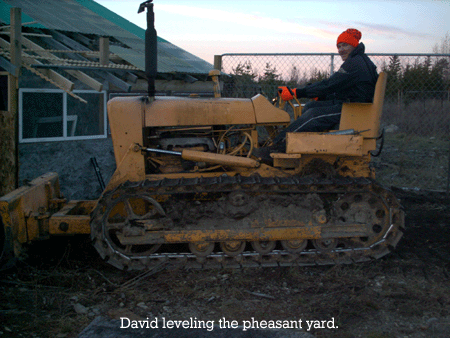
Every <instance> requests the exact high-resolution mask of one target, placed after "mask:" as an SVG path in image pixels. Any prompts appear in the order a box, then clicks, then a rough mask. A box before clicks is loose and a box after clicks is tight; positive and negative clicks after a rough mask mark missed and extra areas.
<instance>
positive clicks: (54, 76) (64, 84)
mask: <svg viewBox="0 0 450 338" xmlns="http://www.w3.org/2000/svg"><path fill="white" fill-rule="evenodd" d="M0 47H1V48H3V49H5V50H9V49H10V43H9V42H8V41H6V40H3V39H2V38H0ZM22 56H23V57H27V58H28V59H30V60H32V61H33V63H35V64H42V63H41V62H39V61H38V60H36V59H34V58H33V56H31V55H28V54H27V53H24V52H22ZM35 71H36V72H38V73H40V74H42V75H43V76H44V77H47V78H49V79H50V80H51V81H53V83H54V84H55V85H57V87H59V88H61V89H62V90H64V91H66V92H71V91H72V90H73V88H74V87H75V84H74V83H73V82H72V81H70V80H69V79H67V78H65V77H64V76H62V75H61V74H59V73H57V72H55V71H53V70H51V69H41V70H39V71H38V70H37V69H36V70H35Z"/></svg>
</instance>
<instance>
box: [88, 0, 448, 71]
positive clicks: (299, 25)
mask: <svg viewBox="0 0 450 338" xmlns="http://www.w3.org/2000/svg"><path fill="white" fill-rule="evenodd" d="M96 1H97V2H98V3H99V4H101V5H103V6H105V7H106V8H108V9H110V10H111V11H113V12H115V13H117V14H119V15H121V16H122V17H124V18H126V19H127V20H129V21H131V22H133V23H135V24H136V25H138V26H140V27H142V28H145V27H146V22H145V20H146V18H145V15H144V14H137V10H138V8H139V4H140V3H141V2H143V0H138V1H135V0H127V1H124V0H96ZM153 3H154V9H155V25H156V30H157V32H158V36H160V37H162V38H163V39H166V40H168V41H170V42H171V43H173V44H175V45H177V46H178V47H181V48H183V49H185V50H186V51H188V52H190V53H192V54H194V55H196V56H198V57H201V58H202V59H204V60H206V61H208V62H210V63H213V61H214V55H216V54H224V53H316V52H317V53H329V52H336V47H335V46H336V39H337V37H338V35H339V34H340V33H342V32H343V31H344V30H346V29H347V28H356V29H358V30H360V31H361V32H362V39H361V41H362V42H364V44H365V45H366V52H369V53H370V52H373V53H431V52H432V50H433V46H434V45H435V44H436V43H440V42H441V40H442V39H443V38H444V36H445V34H446V33H447V32H450V20H449V19H450V1H449V0H445V1H444V0H442V1H437V0H421V1H417V0H399V1H387V0H378V1H372V0H365V1H296V0H272V1H264V0H247V1H242V0H241V1H234V0H227V1H225V0H190V1H179V0H154V1H153Z"/></svg>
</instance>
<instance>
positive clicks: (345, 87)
mask: <svg viewBox="0 0 450 338" xmlns="http://www.w3.org/2000/svg"><path fill="white" fill-rule="evenodd" d="M364 51H365V46H364V44H363V43H360V44H359V45H358V46H357V47H356V48H355V49H354V50H353V51H352V52H351V53H350V55H349V57H348V58H347V60H345V62H344V63H343V64H342V66H341V68H339V70H338V71H337V72H335V73H334V74H333V75H331V76H330V78H329V79H326V80H323V81H320V82H316V83H313V84H309V85H307V86H305V87H303V88H297V89H296V94H297V97H310V98H314V97H319V98H321V99H325V100H342V101H347V102H372V100H373V94H374V92H375V84H376V82H377V79H378V73H377V70H376V68H377V67H376V66H375V65H374V63H373V62H372V61H371V60H370V59H369V57H368V56H367V55H366V54H365V53H364Z"/></svg>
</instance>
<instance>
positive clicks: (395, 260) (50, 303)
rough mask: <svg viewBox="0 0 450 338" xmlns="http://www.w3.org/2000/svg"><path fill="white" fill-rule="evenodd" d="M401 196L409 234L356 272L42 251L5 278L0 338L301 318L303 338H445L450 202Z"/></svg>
mask: <svg viewBox="0 0 450 338" xmlns="http://www.w3.org/2000/svg"><path fill="white" fill-rule="evenodd" d="M398 194H399V195H400V198H401V200H402V204H403V205H404V207H405V210H406V224H407V230H406V232H405V234H404V236H403V238H402V240H401V241H400V243H399V245H398V246H397V249H396V251H395V252H394V253H393V254H391V255H389V256H387V257H385V258H383V259H381V260H378V261H373V262H369V263H362V264H355V265H349V266H347V265H346V266H326V267H291V268H289V267H287V268H286V267H283V268H255V269H250V268H249V269H236V270H206V271H199V270H171V271H167V270H163V271H159V272H155V271H153V272H152V271H145V272H122V271H119V270H117V269H115V268H113V267H110V266H108V265H107V264H106V263H104V262H102V261H101V260H100V259H99V257H98V255H97V253H96V251H95V250H94V249H93V248H92V247H91V245H90V243H89V238H87V237H73V238H56V239H52V240H48V241H44V242H40V243H37V244H35V245H33V246H32V247H30V249H29V258H28V259H27V260H26V261H25V262H21V263H20V264H19V265H18V266H17V267H16V268H13V269H11V270H8V271H2V272H1V274H0V323H2V324H1V325H0V337H2V338H3V337H59V338H64V337H67V338H70V337H77V336H78V335H79V333H80V332H81V331H82V330H83V329H84V328H85V327H86V326H87V325H88V324H89V323H90V322H91V321H92V320H93V319H94V318H96V317H97V316H104V317H107V318H116V319H119V318H120V317H127V318H130V319H131V320H133V319H136V320H137V319H146V318H148V319H149V320H153V319H155V318H156V317H157V318H158V319H159V320H161V319H162V318H163V317H164V318H165V319H166V320H185V319H190V318H194V319H195V318H196V319H198V320H204V321H210V320H214V321H215V323H218V322H219V320H220V319H223V318H224V317H225V319H226V320H229V321H232V320H235V321H237V322H238V323H239V324H240V325H241V324H242V323H243V321H244V320H247V321H251V320H252V318H254V320H255V321H258V322H259V323H260V322H261V321H262V320H266V321H271V320H272V321H275V320H281V321H284V320H293V321H298V320H299V319H302V321H303V329H305V331H307V328H308V327H307V325H306V321H310V323H313V322H311V321H312V320H319V321H326V322H320V323H321V325H320V328H319V325H313V326H312V328H311V330H310V331H309V333H312V334H313V335H314V336H316V337H349V338H350V337H369V338H391V337H448V336H449V332H450V292H449V291H450V286H449V285H450V284H449V278H450V225H449V216H450V206H449V204H448V199H447V198H446V196H445V195H441V194H431V193H422V194H417V193H414V194H410V193H408V194H405V193H400V192H398ZM314 323H318V322H314ZM322 323H323V325H322ZM327 325H328V326H330V327H334V328H321V327H322V326H325V327H326V326H327ZM314 326H316V327H314Z"/></svg>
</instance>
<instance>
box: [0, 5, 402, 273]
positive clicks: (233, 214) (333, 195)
mask: <svg viewBox="0 0 450 338" xmlns="http://www.w3.org/2000/svg"><path fill="white" fill-rule="evenodd" d="M145 8H147V15H148V18H147V20H148V22H149V24H148V28H147V34H146V35H147V37H146V65H147V70H146V72H147V76H148V78H149V93H148V96H145V97H117V98H114V99H112V100H110V101H109V102H108V117H109V123H110V128H111V137H112V140H113V146H114V154H115V160H116V165H117V168H116V171H115V172H114V174H113V176H112V178H111V180H110V181H109V183H108V184H107V186H106V188H105V190H104V192H103V193H102V195H101V196H100V198H99V199H98V200H89V201H67V200H66V199H64V198H63V196H61V193H60V188H59V179H58V175H57V174H56V173H48V174H46V175H43V176H41V177H38V178H37V179H35V180H33V181H32V182H30V183H29V184H27V185H25V186H22V187H20V188H19V189H17V190H15V191H13V192H11V193H9V194H8V195H6V196H3V197H1V198H0V222H1V227H2V231H1V234H0V236H1V237H0V240H1V245H2V247H1V249H2V258H3V260H4V261H8V260H11V259H12V258H14V257H15V258H18V257H20V256H21V253H22V252H23V248H24V246H25V245H26V244H28V243H31V242H33V241H35V240H41V239H44V238H48V237H50V236H60V235H74V234H90V236H91V239H92V243H93V245H94V247H95V248H96V249H97V251H98V253H99V254H100V256H101V257H102V258H103V259H104V260H105V261H106V262H107V263H109V264H111V265H113V266H115V267H117V268H119V269H122V270H139V269H147V268H151V267H152V266H156V265H159V264H161V263H167V264H168V265H170V264H173V265H177V266H179V265H181V266H185V267H188V268H221V267H256V266H291V265H296V266H302V265H321V264H342V263H344V264H350V263H355V262H362V261H367V260H372V259H377V258H380V257H383V256H384V255H386V254H388V253H389V252H390V251H391V250H392V249H393V248H394V247H395V246H396V244H397V243H398V241H399V240H400V238H401V236H402V233H403V231H404V213H403V210H402V209H401V206H400V204H399V202H398V200H397V199H396V197H395V196H394V195H393V194H392V192H390V191H389V190H387V189H385V188H383V187H382V186H381V185H380V184H378V183H377V182H376V181H375V180H374V178H375V172H374V170H373V168H372V167H371V166H370V162H371V152H372V151H374V150H376V148H377V138H378V136H379V129H380V117H381V111H382V106H383V98H384V90H385V86H386V74H385V73H381V74H380V75H379V78H378V82H377V84H376V90H375V95H374V100H373V103H344V105H343V109H342V116H341V121H340V126H339V129H338V130H334V131H329V132H321V133H288V134H287V138H286V152H285V153H272V154H271V156H272V159H273V161H271V163H267V162H265V163H264V162H263V161H261V159H260V158H258V157H257V156H255V155H254V154H253V151H254V149H256V148H258V147H260V146H261V142H262V141H261V134H262V131H264V132H265V133H267V134H268V135H270V136H271V137H273V136H274V135H276V132H277V130H279V128H280V127H285V126H286V125H288V124H289V123H290V121H291V117H290V115H289V114H288V113H287V112H286V111H285V110H284V109H281V108H280V107H277V106H275V105H273V104H272V103H271V102H270V101H268V100H267V99H266V98H265V97H264V96H262V95H256V96H254V97H252V98H251V99H231V98H221V97H215V98H198V97H187V98H181V97H158V96H155V95H154V90H155V89H154V78H155V76H156V59H155V57H156V31H155V30H154V27H153V26H152V24H153V18H154V17H153V15H154V14H153V4H152V3H151V1H147V2H146V3H144V4H142V5H141V9H140V10H141V11H142V10H144V9H145ZM214 74H215V73H214ZM279 103H280V102H279ZM281 104H283V102H281ZM293 107H294V113H295V115H296V116H298V115H299V114H301V105H299V104H295V105H293ZM269 140H270V137H269ZM264 142H267V140H264Z"/></svg>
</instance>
